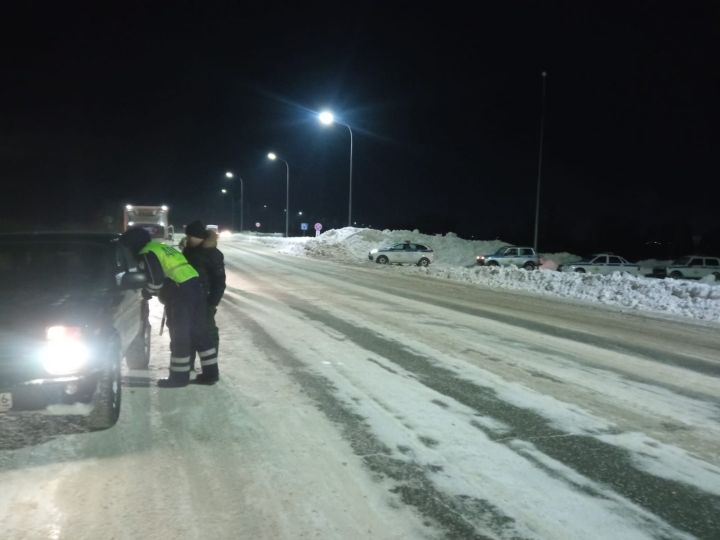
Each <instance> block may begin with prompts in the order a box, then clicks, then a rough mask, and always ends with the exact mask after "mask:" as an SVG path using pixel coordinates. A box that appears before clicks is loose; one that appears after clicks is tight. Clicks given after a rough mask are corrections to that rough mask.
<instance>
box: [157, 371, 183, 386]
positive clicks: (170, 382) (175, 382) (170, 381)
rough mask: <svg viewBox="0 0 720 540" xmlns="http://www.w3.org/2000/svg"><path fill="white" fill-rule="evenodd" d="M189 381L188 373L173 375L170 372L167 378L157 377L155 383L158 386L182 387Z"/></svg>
mask: <svg viewBox="0 0 720 540" xmlns="http://www.w3.org/2000/svg"><path fill="white" fill-rule="evenodd" d="M189 382H190V374H189V373H186V374H184V375H175V374H174V373H172V372H171V373H170V376H169V377H168V378H167V379H159V380H158V382H157V385H158V387H160V388H183V387H185V386H187V385H188V383H189Z"/></svg>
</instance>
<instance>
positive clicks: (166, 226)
mask: <svg viewBox="0 0 720 540" xmlns="http://www.w3.org/2000/svg"><path fill="white" fill-rule="evenodd" d="M168 212H169V208H168V207H167V206H166V205H164V204H163V205H160V206H135V205H134V204H127V205H125V208H124V209H123V231H126V230H127V229H128V228H130V227H142V228H143V229H145V230H146V231H147V232H149V233H150V236H152V237H153V238H154V239H156V240H168V241H172V239H173V235H174V233H175V231H174V229H173V226H172V225H170V223H169V222H168V219H169V214H168Z"/></svg>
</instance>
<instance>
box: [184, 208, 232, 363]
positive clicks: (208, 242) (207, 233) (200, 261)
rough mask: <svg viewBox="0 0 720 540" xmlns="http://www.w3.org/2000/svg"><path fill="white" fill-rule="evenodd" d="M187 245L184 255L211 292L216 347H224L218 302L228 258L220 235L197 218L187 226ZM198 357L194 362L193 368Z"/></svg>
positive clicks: (209, 303)
mask: <svg viewBox="0 0 720 540" xmlns="http://www.w3.org/2000/svg"><path fill="white" fill-rule="evenodd" d="M185 235H186V237H185V246H184V248H183V251H182V253H183V255H185V258H186V259H187V260H188V262H189V263H190V264H191V265H192V267H193V268H194V269H195V270H197V272H198V274H199V275H200V281H201V282H202V284H203V288H204V289H205V294H206V295H207V316H206V319H207V323H208V331H209V332H210V336H211V337H212V339H213V344H214V345H215V348H216V349H218V350H220V348H219V345H220V332H219V330H218V327H217V324H216V323H215V314H216V313H217V308H218V304H219V303H220V300H221V299H222V297H223V293H224V292H225V258H224V256H223V254H222V252H221V251H220V250H219V249H218V247H217V245H218V234H217V233H216V232H215V231H212V230H207V229H206V227H205V225H203V223H202V221H193V222H192V223H190V224H189V225H188V226H187V227H185ZM194 360H195V356H194V354H193V358H192V360H191V362H190V366H191V368H192V367H193V364H194Z"/></svg>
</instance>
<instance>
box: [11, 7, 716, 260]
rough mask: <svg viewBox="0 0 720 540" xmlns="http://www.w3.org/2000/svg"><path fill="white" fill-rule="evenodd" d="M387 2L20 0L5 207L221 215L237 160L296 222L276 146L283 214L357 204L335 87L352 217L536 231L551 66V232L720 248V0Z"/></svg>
mask: <svg viewBox="0 0 720 540" xmlns="http://www.w3.org/2000/svg"><path fill="white" fill-rule="evenodd" d="M25 4H30V3H25ZM60 4H62V5H60ZM98 4H102V5H101V6H98ZM145 4H147V5H145ZM150 4H152V5H150ZM313 5H314V6H316V4H313ZM382 5H383V4H380V3H378V4H375V3H372V2H354V3H346V2H337V3H335V4H332V5H329V6H327V7H323V8H321V7H312V8H309V7H307V6H305V7H302V8H300V7H297V6H295V7H291V6H284V5H283V4H281V3H263V4H262V7H260V4H257V5H254V7H249V6H248V5H246V3H245V2H197V3H190V2H172V3H167V4H161V3H154V2H153V3H150V2H148V3H144V2H142V3H141V2H95V3H92V4H87V5H82V6H80V5H79V4H73V3H59V2H55V3H50V2H36V3H32V8H23V9H22V10H21V9H11V8H8V7H7V6H4V7H3V14H2V17H1V20H2V22H1V23H0V25H1V28H0V29H1V30H2V33H1V37H0V40H1V42H2V49H1V52H0V54H1V55H2V57H1V64H0V67H1V75H0V77H2V85H1V86H0V178H1V181H2V186H3V188H4V189H3V193H4V197H3V201H4V203H5V204H4V205H3V212H2V215H0V225H1V228H2V230H11V229H21V228H25V229H27V228H34V229H39V228H59V227H74V228H80V227H85V228H89V227H94V228H99V227H101V226H104V227H108V226H109V227H113V226H117V224H118V221H119V220H120V216H121V207H122V205H123V204H125V203H128V202H129V203H134V204H161V203H165V204H168V205H170V206H171V208H172V210H171V216H172V220H171V221H172V222H173V223H175V224H176V225H178V226H179V225H182V224H183V223H187V222H188V221H190V220H192V219H195V218H200V219H203V220H204V221H206V222H208V223H219V224H221V225H229V224H230V201H229V198H228V197H227V196H226V197H223V196H221V195H220V189H221V188H222V187H227V188H229V187H230V185H229V183H228V182H227V181H226V180H225V179H224V173H225V171H226V170H232V171H234V172H235V174H236V175H241V176H242V177H243V179H244V186H245V193H244V194H245V197H244V199H245V212H244V221H245V224H246V225H249V224H254V223H255V222H256V221H260V222H261V223H262V230H264V231H272V230H276V231H281V230H283V229H284V216H283V214H282V212H283V209H284V207H285V169H284V165H283V164H282V163H279V162H274V163H273V162H269V161H268V160H267V159H266V158H265V155H266V153H267V152H268V151H270V150H273V151H275V152H277V153H278V154H279V155H280V156H282V157H283V158H284V159H286V160H287V162H288V163H289V165H290V191H291V192H290V199H291V200H290V215H291V217H292V219H291V233H296V234H300V232H299V228H298V223H299V218H297V216H296V214H297V212H298V211H299V210H302V211H303V213H304V220H305V221H309V222H310V223H311V224H312V223H314V222H316V221H320V222H322V223H323V224H324V225H325V228H330V227H339V226H344V225H346V224H347V212H348V165H349V136H348V131H347V129H345V128H344V127H342V126H339V125H335V126H333V127H330V128H328V127H323V126H321V125H320V124H319V123H318V122H317V120H316V118H315V116H314V114H316V113H317V112H318V111H320V110H321V109H322V108H325V107H327V108H330V109H332V110H333V111H334V112H335V113H336V115H337V116H338V117H340V118H341V119H342V120H343V121H344V122H346V123H348V124H349V125H350V126H351V127H352V129H353V134H354V171H353V221H356V222H357V224H358V226H372V227H374V228H381V229H382V228H407V229H419V230H420V231H421V232H425V233H445V232H448V231H453V232H456V233H458V234H459V235H460V236H462V237H465V238H471V237H474V238H476V239H495V238H501V239H503V240H506V241H508V242H512V243H516V244H530V245H532V241H533V226H534V219H535V215H534V212H535V193H536V186H537V175H538V148H539V136H540V119H541V103H542V100H541V84H542V83H541V76H540V73H541V72H542V71H543V70H547V72H548V78H547V99H546V102H545V103H546V116H545V131H544V135H545V138H544V148H543V169H542V191H541V203H540V210H541V214H540V242H539V244H540V249H541V251H560V250H567V251H572V252H575V253H580V254H584V253H589V252H592V251H596V250H612V251H615V252H618V253H621V254H625V255H627V256H629V257H643V256H665V255H672V256H675V255H681V254H684V253H689V252H691V251H695V252H697V251H704V252H714V254H720V218H719V213H718V210H717V209H718V206H720V174H719V173H720V165H718V161H719V160H720V144H719V143H720V136H719V135H718V129H719V128H720V106H719V105H718V100H720V63H718V61H717V58H718V56H719V55H718V51H720V7H719V6H720V4H718V3H717V2H685V3H679V2H674V3H667V4H661V3H656V2H618V3H614V2H582V1H569V2H545V1H543V2H492V3H491V2H483V3H476V7H475V9H474V11H466V10H465V9H466V8H463V9H460V8H458V7H452V5H451V4H450V3H444V4H443V3H433V4H431V5H432V6H434V7H432V8H430V7H427V8H425V7H418V6H419V5H420V3H417V2H405V3H397V4H393V5H394V6H395V7H393V8H392V9H391V8H388V7H380V6H382ZM236 197H237V198H238V204H237V206H236V215H237V217H236V220H237V222H238V224H239V188H238V189H237V191H236ZM265 205H267V208H265V207H264V206H265ZM110 219H112V220H113V222H112V223H111V222H110V221H109V220H110ZM101 224H104V225H101ZM654 242H660V244H657V243H654Z"/></svg>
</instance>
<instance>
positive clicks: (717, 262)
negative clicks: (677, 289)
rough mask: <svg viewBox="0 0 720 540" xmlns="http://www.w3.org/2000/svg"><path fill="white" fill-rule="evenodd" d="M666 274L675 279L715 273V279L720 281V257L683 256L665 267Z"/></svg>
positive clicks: (696, 277)
mask: <svg viewBox="0 0 720 540" xmlns="http://www.w3.org/2000/svg"><path fill="white" fill-rule="evenodd" d="M665 275H666V276H668V277H671V278H673V279H682V278H690V279H701V278H704V277H705V276H710V275H713V276H715V281H720V257H705V256H703V255H691V256H689V257H681V258H680V259H678V260H676V261H675V262H673V263H672V264H671V265H670V266H668V267H667V268H666V269H665Z"/></svg>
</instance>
